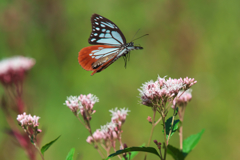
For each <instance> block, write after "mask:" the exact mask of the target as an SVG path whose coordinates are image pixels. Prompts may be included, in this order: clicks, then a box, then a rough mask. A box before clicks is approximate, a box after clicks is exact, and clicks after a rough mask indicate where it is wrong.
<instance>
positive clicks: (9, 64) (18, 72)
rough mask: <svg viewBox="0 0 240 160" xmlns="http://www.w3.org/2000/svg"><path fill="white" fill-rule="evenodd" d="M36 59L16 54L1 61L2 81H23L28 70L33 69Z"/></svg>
mask: <svg viewBox="0 0 240 160" xmlns="http://www.w3.org/2000/svg"><path fill="white" fill-rule="evenodd" d="M34 64H35V60H34V59H32V58H28V57H23V56H16V57H12V58H7V59H3V60H1V61H0V81H1V83H2V84H4V85H6V84H12V83H16V82H19V81H20V82H21V81H22V80H23V79H24V76H25V73H26V71H28V70H29V69H31V68H32V67H33V66H34Z"/></svg>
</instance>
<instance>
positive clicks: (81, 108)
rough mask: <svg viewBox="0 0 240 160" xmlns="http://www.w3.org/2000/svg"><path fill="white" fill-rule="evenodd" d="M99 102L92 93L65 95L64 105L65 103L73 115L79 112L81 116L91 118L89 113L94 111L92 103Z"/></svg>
mask: <svg viewBox="0 0 240 160" xmlns="http://www.w3.org/2000/svg"><path fill="white" fill-rule="evenodd" d="M96 102H99V99H98V98H97V97H96V96H95V95H93V94H88V95H82V94H81V95H80V96H78V97H77V96H70V97H67V100H66V101H65V103H64V105H66V106H67V107H68V108H69V109H70V110H71V111H72V112H73V113H74V114H75V115H78V114H79V113H81V115H82V116H83V118H87V119H89V118H90V119H91V114H93V113H95V111H94V110H93V105H94V104H95V103H96Z"/></svg>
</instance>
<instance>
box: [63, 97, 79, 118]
mask: <svg viewBox="0 0 240 160" xmlns="http://www.w3.org/2000/svg"><path fill="white" fill-rule="evenodd" d="M64 105H66V106H67V107H68V108H69V109H70V110H71V111H72V112H73V113H74V114H75V115H76V114H77V113H78V111H79V110H80V108H81V104H80V103H79V100H78V97H77V96H69V97H67V100H66V101H65V103H64Z"/></svg>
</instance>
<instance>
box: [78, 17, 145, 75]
mask: <svg viewBox="0 0 240 160" xmlns="http://www.w3.org/2000/svg"><path fill="white" fill-rule="evenodd" d="M91 22H92V33H91V35H90V38H89V39H88V42H89V44H93V46H89V47H85V48H83V49H82V50H81V51H80V52H79V55H78V61H79V64H80V65H81V66H82V67H83V68H84V69H85V70H87V71H93V73H92V74H91V75H93V74H95V73H97V72H100V71H102V70H104V69H105V68H107V67H108V66H109V65H111V64H112V63H113V62H115V61H116V60H117V59H118V58H120V57H122V56H124V57H126V55H127V54H128V53H129V52H130V51H131V50H138V49H143V48H142V47H140V46H134V43H133V42H130V43H126V39H125V37H124V35H123V34H122V32H121V30H120V29H119V28H118V27H117V25H115V24H114V23H113V22H112V21H110V20H108V19H107V18H104V17H102V16H100V15H98V14H93V15H92V18H91ZM125 63H126V61H125Z"/></svg>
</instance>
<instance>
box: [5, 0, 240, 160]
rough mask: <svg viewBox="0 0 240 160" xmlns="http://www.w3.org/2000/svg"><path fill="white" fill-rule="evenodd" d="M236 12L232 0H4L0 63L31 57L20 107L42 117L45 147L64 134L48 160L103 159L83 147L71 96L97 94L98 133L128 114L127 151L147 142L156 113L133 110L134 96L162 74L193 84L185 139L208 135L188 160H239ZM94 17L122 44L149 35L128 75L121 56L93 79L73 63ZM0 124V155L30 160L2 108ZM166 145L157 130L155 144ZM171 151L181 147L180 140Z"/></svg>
mask: <svg viewBox="0 0 240 160" xmlns="http://www.w3.org/2000/svg"><path fill="white" fill-rule="evenodd" d="M239 6H240V1H238V0H231V1H216V0H194V1H193V0H185V1H184V0H179V1H176V0H166V1H164V0H161V1H157V0H153V1H144V0H141V1H137V0H132V1H112V0H101V1H93V0H89V1H73V0H68V1H63V0H33V1H27V0H1V1H0V58H1V59H2V58H5V57H11V56H14V55H24V56H28V57H32V58H34V59H35V60H36V65H35V66H34V67H33V68H32V69H31V70H30V72H29V74H28V76H27V78H26V81H25V84H24V100H25V103H26V104H27V105H28V106H29V107H31V109H30V110H29V112H30V113H31V114H32V115H38V116H40V117H41V119H40V128H41V129H42V130H43V134H44V137H43V140H42V145H43V144H46V143H47V142H49V141H51V140H53V139H55V138H56V137H57V136H59V135H62V136H61V138H60V139H59V140H58V141H57V142H56V143H55V144H54V145H53V146H52V147H51V148H50V149H49V150H48V151H47V152H46V153H45V158H46V159H47V160H61V159H65V157H66V155H67V153H68V152H69V151H70V149H71V148H72V147H74V148H76V154H75V159H79V160H80V159H81V160H92V159H94V160H95V159H100V156H99V155H98V153H97V151H96V150H95V149H94V148H93V147H92V146H91V145H89V144H87V143H86V138H87V136H88V132H87V130H86V129H85V128H84V127H83V126H82V125H81V124H80V123H79V122H78V120H77V119H76V118H75V117H74V116H73V114H72V113H71V112H70V110H69V109H68V108H67V107H66V106H64V105H63V103H64V102H65V100H66V97H67V96H70V95H79V94H88V93H92V94H95V95H96V96H97V97H99V99H100V102H99V103H96V104H95V106H94V108H95V109H96V110H97V112H96V113H95V114H94V116H93V119H92V121H91V125H92V129H93V130H94V131H95V130H96V129H98V128H100V126H101V125H104V124H106V123H107V122H109V121H110V118H111V117H110V112H108V110H109V109H112V108H115V107H120V108H123V107H127V108H129V109H130V110H131V112H130V113H129V116H128V117H127V120H126V123H125V124H124V126H123V130H124V132H123V136H122V138H123V142H125V143H127V144H128V146H139V145H141V144H142V143H147V141H148V138H149V134H150V128H151V126H150V125H149V123H148V121H147V120H146V118H147V116H152V111H151V109H150V108H147V107H145V106H143V105H140V104H139V97H138V94H139V92H138V90H137V89H138V88H140V86H141V85H142V83H145V82H146V81H149V80H151V79H153V80H156V78H157V76H158V75H159V76H161V77H163V76H165V75H167V76H169V77H172V78H179V77H183V78H184V77H186V76H188V77H191V78H195V79H196V80H197V81H198V82H197V84H196V85H194V86H193V87H192V89H193V92H192V94H193V99H192V101H191V102H190V104H189V105H188V107H187V111H186V113H185V121H184V127H183V128H184V138H187V137H188V136H190V135H191V134H195V133H198V132H200V131H201V129H203V128H205V133H204V134H203V136H202V139H201V140H200V142H199V144H198V145H197V147H196V148H195V149H194V150H193V151H192V152H191V153H190V154H189V155H188V157H187V159H195V160H202V159H206V160H213V159H218V160H226V159H239V156H240V152H239V150H240V145H239V144H240V143H239V135H240V129H239V128H238V127H237V126H238V124H239V121H240V118H239V113H240V107H239V96H240V87H239V81H240V73H239V69H240V56H239V52H240V32H239V29H240V10H239ZM93 13H97V14H100V15H102V16H104V17H106V18H108V19H110V20H112V21H113V22H114V23H116V24H117V25H118V27H119V28H120V29H121V31H122V32H123V33H124V35H125V37H126V39H127V40H128V42H129V41H130V40H131V38H132V37H133V36H134V34H135V33H136V31H137V30H138V29H141V30H140V32H139V33H138V35H137V37H138V36H141V35H143V34H146V33H148V34H149V36H146V37H144V38H141V39H139V40H136V41H135V44H141V46H142V47H144V50H138V51H132V52H131V60H130V61H129V63H128V65H127V69H125V68H124V61H123V59H122V58H121V59H119V60H118V61H116V62H115V63H114V64H112V65H111V66H110V67H109V68H107V69H106V70H104V71H102V72H101V73H97V74H95V75H94V76H90V74H91V72H87V71H85V70H84V69H82V67H81V66H80V65H79V64H78V59H77V57H78V52H79V51H80V50H81V49H82V48H83V47H86V46H89V44H88V38H89V35H90V33H91V23H90V17H91V15H92V14H93ZM0 93H1V94H2V93H3V89H2V87H1V88H0ZM0 126H1V130H2V131H1V132H0V142H1V143H0V144H1V145H0V158H1V159H7V160H12V159H18V160H27V156H26V155H25V153H24V151H23V150H22V149H20V148H16V147H15V145H14V144H13V143H12V139H10V138H9V136H8V135H6V134H5V133H4V132H3V130H4V128H7V127H8V125H7V123H6V120H5V116H4V115H3V113H2V111H1V112H0ZM162 138H163V136H162V134H161V126H160V125H159V126H158V127H157V129H156V130H155V133H154V137H153V139H158V140H163V139H162ZM170 144H173V145H175V146H178V135H177V134H176V135H175V136H174V137H173V138H172V139H171V140H170ZM151 146H154V147H155V145H154V144H153V143H151ZM9 155H10V156H9ZM38 159H40V157H39V156H38ZM137 159H143V155H140V156H139V157H138V158H137ZM149 159H157V158H156V157H155V156H149ZM168 159H170V160H171V159H172V158H171V157H170V156H168Z"/></svg>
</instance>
